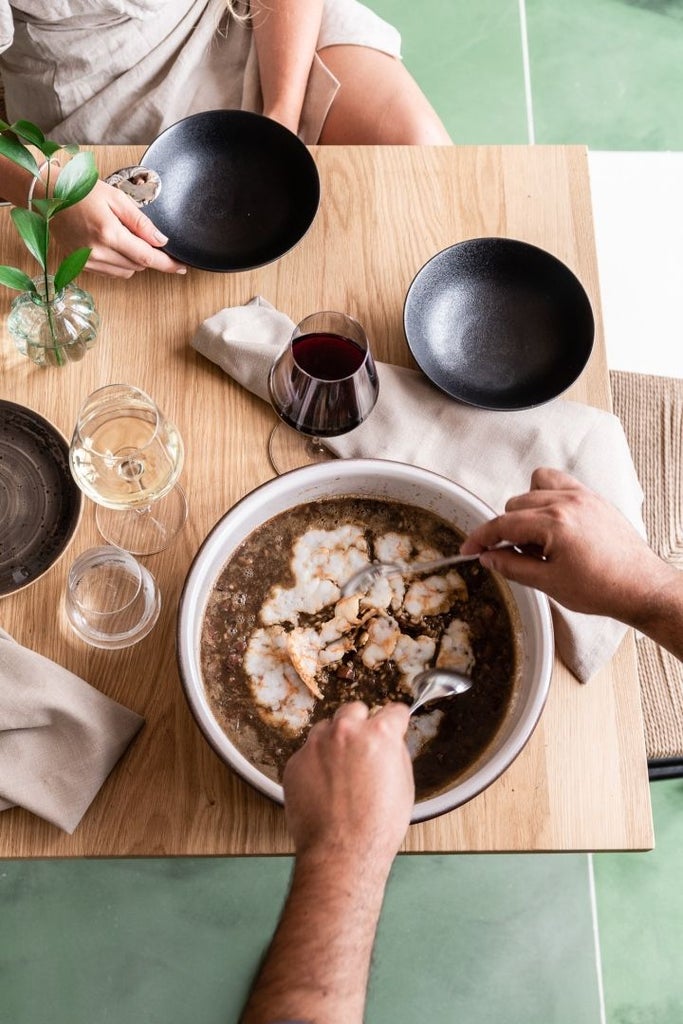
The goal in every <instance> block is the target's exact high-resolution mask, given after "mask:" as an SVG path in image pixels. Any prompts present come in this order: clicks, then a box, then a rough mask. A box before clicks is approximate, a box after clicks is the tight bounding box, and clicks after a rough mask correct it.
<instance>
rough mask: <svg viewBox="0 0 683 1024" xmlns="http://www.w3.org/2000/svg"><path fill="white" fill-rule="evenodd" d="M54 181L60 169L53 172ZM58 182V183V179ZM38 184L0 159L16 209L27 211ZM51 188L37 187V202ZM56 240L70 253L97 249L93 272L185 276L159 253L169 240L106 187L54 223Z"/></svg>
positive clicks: (0, 178)
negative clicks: (82, 248) (152, 272)
mask: <svg viewBox="0 0 683 1024" xmlns="http://www.w3.org/2000/svg"><path fill="white" fill-rule="evenodd" d="M52 173H53V176H54V175H55V174H56V168H53V171H52ZM53 180H54V177H53ZM32 181H33V178H32V177H31V175H30V174H29V172H28V171H25V170H24V169H23V168H22V167H18V166H17V165H16V164H14V163H12V161H11V160H8V159H7V158H6V157H3V156H0V195H2V198H3V199H8V200H9V201H10V202H11V203H13V204H14V205H15V206H24V207H25V206H26V205H27V202H28V192H29V189H30V187H31V182H32ZM44 194H45V187H44V185H42V184H36V189H35V196H36V198H38V197H40V196H43V195H44ZM51 225H52V228H51V230H52V234H53V235H54V237H55V239H56V240H57V242H58V243H59V245H60V247H62V248H64V249H65V250H67V251H68V250H70V249H75V248H79V247H80V246H88V247H89V248H91V249H92V253H91V255H90V259H89V260H88V263H87V264H86V269H87V270H92V271H94V272H95V273H99V274H108V275H110V276H113V277H132V275H133V274H134V273H135V272H136V271H138V270H146V269H148V268H149V269H151V270H160V271H162V272H163V273H165V274H184V273H185V272H186V268H185V267H184V266H183V264H182V263H178V262H177V261H176V260H173V259H171V257H170V256H167V255H166V253H164V252H160V251H159V249H160V247H161V246H162V245H165V244H166V242H167V241H168V239H167V238H166V237H165V236H164V235H162V234H160V232H159V231H157V229H156V227H155V226H154V224H153V223H152V221H151V220H150V219H149V217H146V216H145V215H144V213H142V211H141V210H139V209H138V207H137V206H136V205H135V203H134V202H133V200H132V199H130V198H129V197H128V196H126V195H124V193H123V192H121V191H119V189H116V188H112V186H111V185H107V184H106V182H104V181H98V182H97V184H96V185H95V187H94V189H93V190H92V192H90V193H89V195H87V196H86V197H85V199H82V200H81V201H80V203H77V204H76V205H75V206H70V207H69V208H68V209H67V210H64V211H63V212H62V213H58V214H57V216H56V217H55V218H54V220H53V221H52V222H51Z"/></svg>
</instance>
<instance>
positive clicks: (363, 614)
mask: <svg viewBox="0 0 683 1024" xmlns="http://www.w3.org/2000/svg"><path fill="white" fill-rule="evenodd" d="M461 541H462V534H460V533H459V532H458V531H456V530H455V529H454V528H453V527H451V526H450V525H449V524H448V523H446V522H445V521H444V520H442V519H440V518H439V517H438V516H436V515H433V514H431V513H429V512H426V511H425V510H424V509H420V508H416V507H413V506H410V505H406V504H402V503H399V502H394V501H382V500H375V499H369V498H356V497H342V498H330V499H324V500H320V501H316V502H311V503H308V504H306V505H300V506H297V507H296V508H293V509H289V510H287V511H286V512H283V513H281V514H279V515H277V516H275V517H273V518H272V519H270V520H269V521H268V522H266V523H264V524H263V525H262V526H260V527H259V528H258V529H256V530H255V531H254V532H253V533H252V534H251V535H250V536H249V537H247V539H246V540H245V541H243V543H242V544H241V545H240V546H239V547H238V548H237V549H236V551H235V552H234V553H233V555H232V556H231V558H230V560H229V561H228V562H227V564H226V565H225V566H224V567H223V569H222V571H221V573H220V575H219V577H218V579H217V580H216V583H215V584H214V587H213V589H212V592H211V595H210V597H209V600H208V603H207V608H206V612H205V616H204V622H203V626H202V641H201V664H202V674H203V679H204V685H205V688H206V692H207V696H208V698H209V702H210V704H211V707H212V710H213V713H214V715H215V717H216V719H217V721H218V722H219V724H220V726H221V728H222V729H223V730H224V731H225V733H226V734H227V735H228V737H229V738H230V740H231V742H232V743H234V744H235V746H236V747H237V748H238V749H239V750H240V751H241V753H242V754H243V755H244V756H245V757H246V758H247V759H248V760H249V761H250V762H251V763H252V764H254V765H255V766H256V767H257V768H258V769H259V770H260V771H262V772H263V773H264V774H265V775H267V776H268V777H269V778H271V779H274V780H276V781H279V780H280V779H281V777H282V772H283V770H284V766H285V764H286V762H287V760H288V758H289V757H290V756H291V754H292V753H294V751H295V750H296V749H298V747H300V746H301V745H302V743H303V742H304V740H305V738H306V735H307V733H308V731H309V729H310V727H311V726H312V725H313V724H314V723H315V722H317V721H319V720H320V719H322V718H327V717H330V716H331V715H332V714H334V711H335V710H336V709H337V707H339V705H340V704H342V703H343V702H344V701H348V700H364V701H365V702H366V703H367V704H369V705H370V706H373V705H378V704H382V703H384V702H386V701H387V700H392V699H394V700H402V701H405V702H407V703H410V702H411V700H412V693H411V688H410V681H411V678H412V676H413V675H414V674H415V673H416V672H417V671H421V669H422V668H424V667H429V666H430V665H432V664H434V663H435V662H436V661H437V659H438V660H439V661H440V662H441V661H442V660H443V659H445V660H446V661H447V662H448V661H449V660H450V663H451V666H452V667H455V668H458V669H459V670H460V671H466V672H467V673H469V674H471V676H472V679H473V685H472V687H471V689H470V690H469V691H468V692H467V693H465V694H463V695H461V696H459V697H457V698H455V699H452V700H444V701H442V702H435V703H434V704H430V705H428V706H427V708H425V709H422V710H420V711H419V712H418V713H417V714H416V715H414V716H413V717H412V719H411V726H410V730H409V746H410V747H411V752H412V753H413V757H414V761H413V763H414V770H415V785H416V798H417V799H418V800H419V799H425V798H426V797H428V796H431V795H434V794H435V793H438V792H441V791H442V790H444V789H445V788H447V787H448V786H450V785H451V784H452V783H453V782H454V781H455V780H456V779H457V778H458V776H460V775H462V774H463V773H464V772H465V771H466V770H467V769H468V768H469V767H470V766H471V765H472V764H473V763H474V762H475V761H476V760H477V759H478V758H479V757H480V755H481V754H482V752H483V751H484V750H485V749H486V747H487V746H488V744H489V743H490V742H491V740H492V739H493V737H494V736H495V734H496V732H497V730H498V728H499V726H500V724H501V722H502V720H503V718H504V716H505V712H506V709H507V707H508V706H509V703H510V700H511V696H512V692H513V688H514V681H515V677H516V669H517V648H516V642H515V635H514V628H513V623H512V619H511V615H510V612H509V608H508V604H507V601H506V598H505V596H504V593H503V591H502V590H501V587H500V584H499V582H498V580H497V579H496V578H495V577H494V576H493V575H492V574H491V573H489V572H487V571H486V570H485V569H483V568H482V566H480V565H479V563H478V562H477V561H475V562H468V563H464V564H462V565H459V566H458V570H457V571H455V570H453V569H444V570H442V571H441V572H440V573H433V574H430V575H429V576H426V577H425V576H415V577H410V578H406V579H405V580H403V579H402V578H400V577H394V578H392V579H391V580H389V581H388V580H386V579H385V580H382V581H380V582H379V583H378V584H375V585H374V586H373V588H371V590H370V591H369V592H368V594H367V595H365V596H363V597H362V598H361V599H360V600H358V601H354V600H350V601H349V600H347V602H340V600H339V596H340V594H339V587H340V586H341V585H342V584H343V583H344V582H346V579H348V578H349V577H350V576H351V575H352V573H353V572H354V571H356V570H357V569H358V568H361V567H362V566H363V564H366V563H367V562H368V561H374V560H381V561H399V560H402V561H406V562H413V561H426V560H428V559H431V558H436V557H439V556H440V555H450V554H456V553H457V551H458V549H459V546H460V543H461ZM392 554H393V556H394V557H390V556H391V555H392ZM375 588H377V589H375ZM294 663H296V668H295V667H294ZM315 693H317V694H318V696H316V695H315Z"/></svg>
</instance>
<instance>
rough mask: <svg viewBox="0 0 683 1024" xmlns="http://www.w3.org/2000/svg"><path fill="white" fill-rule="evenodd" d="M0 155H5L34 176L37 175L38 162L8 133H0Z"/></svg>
mask: <svg viewBox="0 0 683 1024" xmlns="http://www.w3.org/2000/svg"><path fill="white" fill-rule="evenodd" d="M0 155H2V156H6V157H7V159H8V160H11V161H12V163H13V164H18V165H19V167H23V168H24V170H25V171H28V172H29V174H32V175H33V177H34V178H37V177H38V164H37V163H36V161H35V160H34V158H33V155H32V154H31V153H29V151H28V150H27V149H25V148H24V147H23V146H22V144H21V143H20V142H17V140H16V139H13V138H11V137H10V136H9V135H0Z"/></svg>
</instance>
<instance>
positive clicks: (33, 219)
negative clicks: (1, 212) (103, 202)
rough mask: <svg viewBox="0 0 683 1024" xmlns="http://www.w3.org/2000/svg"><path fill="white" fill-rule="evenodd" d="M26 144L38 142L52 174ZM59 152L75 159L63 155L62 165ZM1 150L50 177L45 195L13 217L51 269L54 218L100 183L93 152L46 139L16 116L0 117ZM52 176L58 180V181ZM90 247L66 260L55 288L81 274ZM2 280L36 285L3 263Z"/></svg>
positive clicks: (35, 175)
mask: <svg viewBox="0 0 683 1024" xmlns="http://www.w3.org/2000/svg"><path fill="white" fill-rule="evenodd" d="M27 145H29V146H34V147H35V148H36V149H38V150H39V151H40V152H41V153H42V155H43V156H44V157H45V159H46V160H47V161H49V162H50V164H49V166H48V172H47V175H41V171H40V168H39V166H38V163H37V162H36V160H35V158H34V157H33V154H32V153H30V152H29V150H28V149H27V148H26V146H27ZM57 154H64V155H65V156H70V157H71V159H70V160H67V161H64V160H61V161H59V166H57V165H56V162H53V158H54V157H55V156H56V155H57ZM0 155H2V156H4V157H6V158H7V159H8V160H11V161H12V163H14V164H16V165H17V166H19V167H22V168H23V169H24V170H25V171H28V173H29V174H30V175H31V176H32V177H33V178H36V179H40V178H41V177H43V178H44V179H46V182H45V184H46V195H45V196H44V197H40V196H38V197H37V198H35V199H31V200H30V201H29V209H27V210H26V209H23V208H21V207H15V208H14V209H13V210H12V212H11V217H12V220H13V222H14V226H15V227H16V229H17V231H18V232H19V235H20V236H21V238H22V240H23V242H24V245H25V246H26V248H27V249H28V251H29V252H30V253H31V255H32V256H33V258H34V259H35V260H37V262H38V263H39V264H40V266H41V268H42V270H43V272H44V274H45V275H47V273H48V269H47V258H48V248H49V242H50V221H51V220H52V218H53V217H54V216H55V215H56V214H58V213H60V212H61V211H62V210H66V209H68V207H70V206H74V205H75V204H76V203H80V201H81V200H82V199H85V197H86V196H87V195H88V193H89V192H91V191H92V189H93V188H94V187H95V184H96V183H97V180H98V174H97V169H96V167H95V160H94V157H93V155H92V153H81V152H80V151H79V147H78V146H77V145H75V144H74V143H69V144H67V145H65V146H61V145H60V144H59V143H58V142H53V141H52V140H51V139H46V138H45V136H44V135H43V133H42V131H41V130H40V128H38V127H37V125H35V124H32V123H31V122H30V121H23V120H20V121H15V122H14V124H7V122H6V121H2V120H0ZM55 178H56V181H55ZM51 182H54V186H52V185H51ZM34 184H35V183H34ZM90 252H91V250H90V249H87V248H81V249H76V251H75V252H72V253H71V254H70V255H69V256H67V257H66V258H65V259H64V260H62V262H61V263H60V265H59V267H58V268H57V272H56V274H55V289H56V291H61V290H62V288H65V287H66V285H68V284H70V283H71V281H73V280H74V278H75V277H77V276H78V274H80V272H81V270H83V268H84V266H85V264H86V263H87V261H88V257H89V256H90ZM0 284H3V285H5V286H6V287H8V288H16V289H19V290H21V291H35V286H34V285H33V282H32V281H31V278H30V277H29V276H28V275H27V274H24V273H23V272H22V271H20V270H17V269H16V268H15V267H0Z"/></svg>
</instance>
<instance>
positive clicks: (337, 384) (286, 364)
mask: <svg viewBox="0 0 683 1024" xmlns="http://www.w3.org/2000/svg"><path fill="white" fill-rule="evenodd" d="M268 391H269V394H270V401H271V405H272V406H273V408H274V409H275V412H276V413H277V414H278V416H279V417H280V419H281V420H282V423H278V424H277V426H276V427H275V428H274V430H273V432H272V433H271V435H270V440H269V442H268V454H269V456H270V461H271V464H272V466H273V469H275V471H276V472H277V473H285V472H286V471H287V470H289V469H296V468H298V467H299V466H306V465H310V464H311V463H316V462H324V461H327V460H328V459H331V458H334V456H333V455H332V453H331V452H330V451H329V449H328V448H326V447H325V444H324V438H326V437H338V436H339V435H340V434H346V433H348V431H350V430H353V429H354V428H355V427H357V426H359V425H360V424H361V423H362V422H363V420H365V419H366V418H367V417H368V416H369V415H370V413H371V412H372V410H373V408H374V406H375V402H376V401H377V395H378V392H379V380H378V377H377V370H376V368H375V363H374V360H373V358H372V352H371V351H370V345H369V343H368V339H367V336H366V334H365V331H364V329H363V327H362V326H361V325H360V324H359V323H358V321H357V320H354V318H353V317H350V316H347V314H346V313H336V312H334V311H332V310H327V311H323V312H321V313H312V314H311V315H310V316H307V317H304V319H303V320H302V321H301V322H300V323H299V324H297V326H296V327H295V329H294V331H293V333H292V336H291V338H290V339H289V342H288V343H287V345H286V346H285V348H284V349H283V350H282V352H280V353H279V355H278V356H277V358H276V359H275V362H274V363H273V366H272V367H271V370H270V375H269V377H268Z"/></svg>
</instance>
